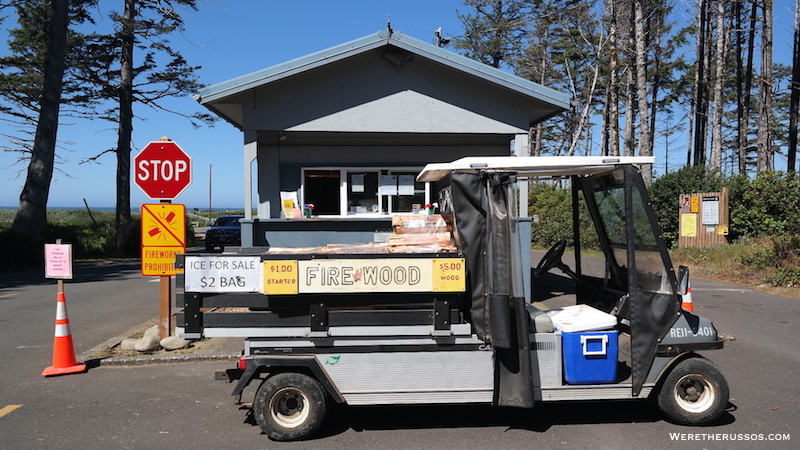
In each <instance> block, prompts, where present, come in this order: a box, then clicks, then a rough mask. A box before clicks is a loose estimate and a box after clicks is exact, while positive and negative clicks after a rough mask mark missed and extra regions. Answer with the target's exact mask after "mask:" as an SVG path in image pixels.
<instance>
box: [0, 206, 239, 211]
mask: <svg viewBox="0 0 800 450" xmlns="http://www.w3.org/2000/svg"><path fill="white" fill-rule="evenodd" d="M17 208H18V207H17V206H0V209H10V210H14V211H16V210H17ZM47 209H51V210H53V209H68V210H73V209H86V207H85V206H48V207H47ZM89 209H91V210H92V211H116V210H117V208H116V207H114V206H99V207H98V206H90V207H89ZM141 209H142V207H141V205H139V206H136V207H135V208H131V212H138V211H140V210H141ZM186 211H187V212H198V211H203V212H208V207H207V206H205V207H197V208H195V207H189V206H187V207H186ZM211 211H212V212H214V211H217V212H219V211H244V207H241V208H213V207H212V208H211Z"/></svg>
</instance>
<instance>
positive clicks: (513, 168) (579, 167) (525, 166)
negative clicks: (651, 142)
mask: <svg viewBox="0 0 800 450" xmlns="http://www.w3.org/2000/svg"><path fill="white" fill-rule="evenodd" d="M655 162H656V159H655V157H652V156H525V157H513V156H487V157H480V156H470V157H466V158H461V159H458V160H456V161H453V162H449V163H435V164H428V165H426V166H425V168H424V169H422V171H421V172H420V173H419V175H418V176H417V181H438V180H440V179H442V178H444V177H445V176H447V175H448V174H449V173H451V172H454V171H462V172H466V171H478V170H488V171H504V172H516V173H517V174H519V175H521V176H529V177H553V176H558V177H562V176H569V175H586V174H596V173H603V172H610V171H612V170H614V169H615V168H616V167H617V166H620V165H624V164H636V165H641V164H654V163H655Z"/></svg>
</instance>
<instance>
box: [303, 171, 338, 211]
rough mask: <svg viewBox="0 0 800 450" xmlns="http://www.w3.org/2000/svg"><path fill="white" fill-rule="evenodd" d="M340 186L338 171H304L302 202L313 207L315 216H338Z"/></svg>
mask: <svg viewBox="0 0 800 450" xmlns="http://www.w3.org/2000/svg"><path fill="white" fill-rule="evenodd" d="M340 186H341V171H339V170H306V171H305V172H304V175H303V202H304V203H305V204H309V203H310V204H313V205H314V215H315V216H335V215H339V214H340V211H341V207H340V205H341V200H340V195H339V191H340ZM300 206H301V207H302V206H303V205H300Z"/></svg>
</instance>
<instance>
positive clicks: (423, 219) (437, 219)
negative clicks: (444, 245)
mask: <svg viewBox="0 0 800 450" xmlns="http://www.w3.org/2000/svg"><path fill="white" fill-rule="evenodd" d="M392 228H393V229H394V232H395V233H397V234H420V233H450V232H451V231H452V228H451V227H450V226H449V225H448V224H447V221H446V220H445V218H444V217H443V216H442V215H441V214H408V215H400V216H392Z"/></svg>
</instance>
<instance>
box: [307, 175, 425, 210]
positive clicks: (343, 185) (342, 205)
mask: <svg viewBox="0 0 800 450" xmlns="http://www.w3.org/2000/svg"><path fill="white" fill-rule="evenodd" d="M316 170H330V171H336V170H338V171H339V214H336V215H330V214H326V215H320V216H317V217H323V218H324V217H336V218H341V217H347V218H359V217H364V218H375V217H385V216H393V215H398V214H412V213H413V212H411V211H404V212H397V211H391V210H392V209H393V208H392V206H393V205H394V202H393V201H392V200H393V198H392V197H397V195H396V194H395V195H385V194H383V193H382V192H381V189H380V177H381V176H383V175H392V174H395V173H397V172H414V173H417V174H418V173H419V172H420V171H421V170H422V167H420V166H316V167H301V168H300V180H301V181H300V189H299V191H298V198H299V199H300V203H301V205H300V206H301V207H302V205H305V204H307V203H309V201H308V199H306V188H305V185H306V171H316ZM351 172H355V173H367V172H372V173H377V175H378V186H379V188H378V192H377V201H378V212H377V213H373V212H370V211H368V212H366V213H363V214H348V211H347V204H348V194H349V191H350V186H349V183H348V174H349V173H351ZM384 172H386V173H384ZM424 185H425V197H424V202H423V205H426V204H430V203H431V185H430V183H429V182H425V183H424ZM385 197H388V198H387V202H386V204H387V205H388V207H389V209H390V211H391V212H387V211H384V207H383V203H384V198H385Z"/></svg>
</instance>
